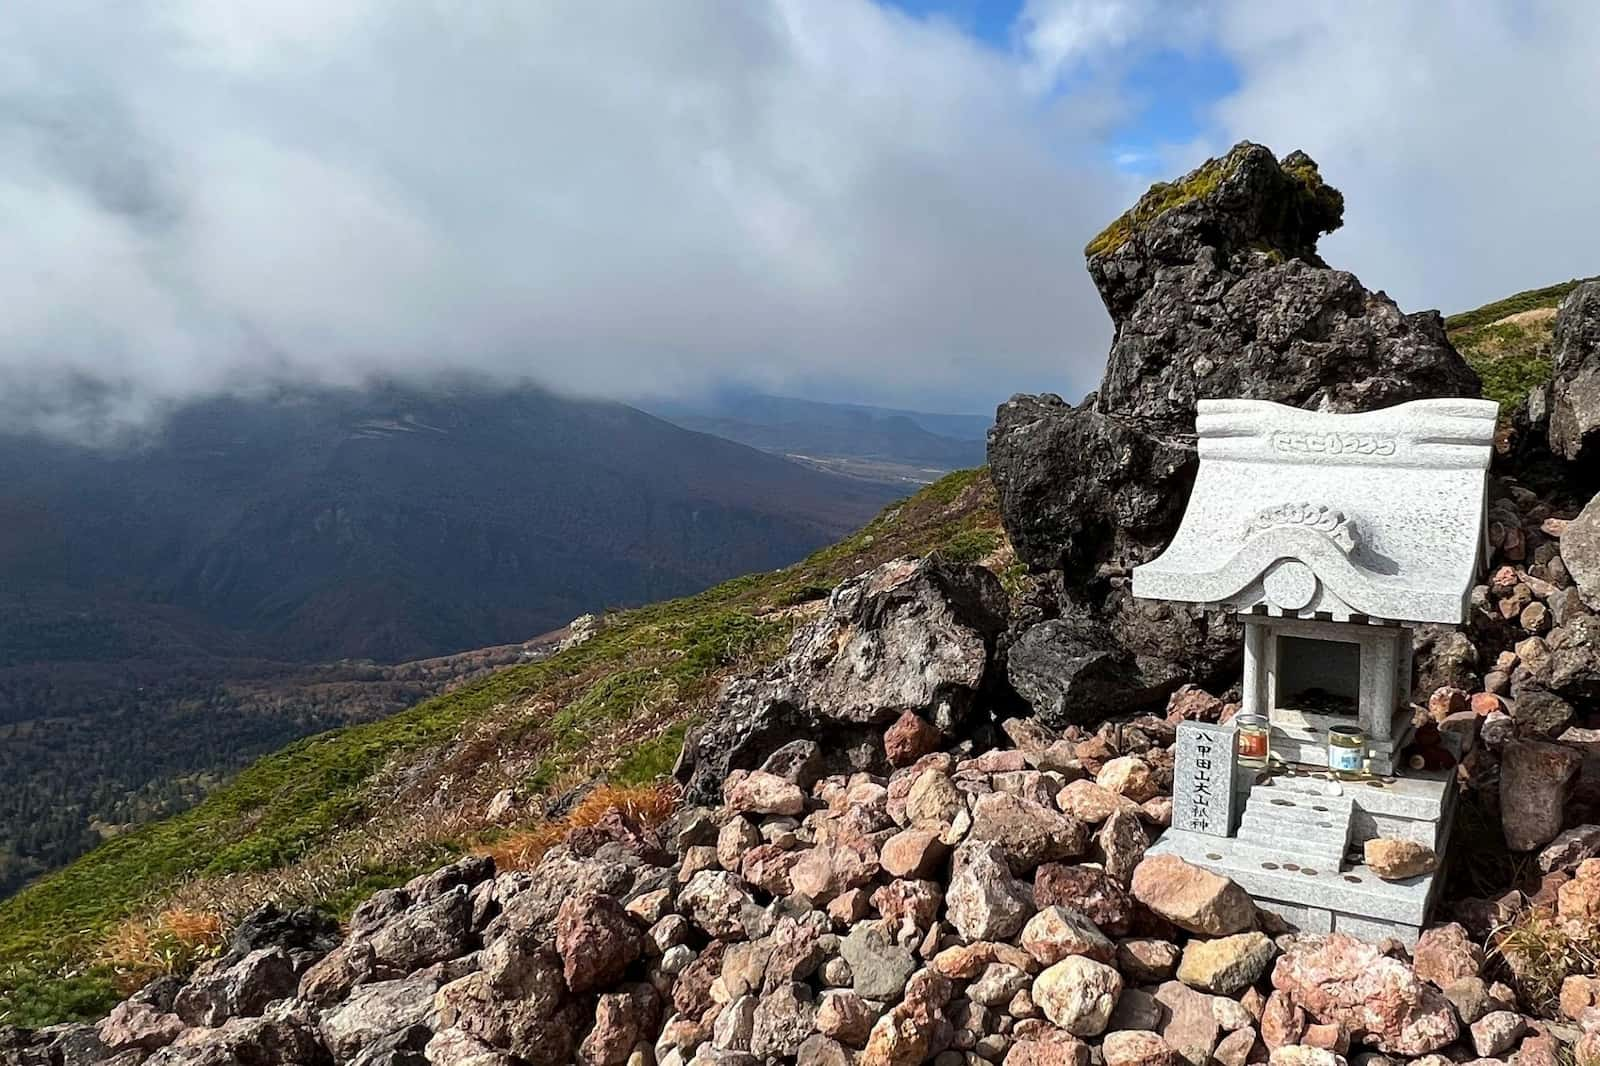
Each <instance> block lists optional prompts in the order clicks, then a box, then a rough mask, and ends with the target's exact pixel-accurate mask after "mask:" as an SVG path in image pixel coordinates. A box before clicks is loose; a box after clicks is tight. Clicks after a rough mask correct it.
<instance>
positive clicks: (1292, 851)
mask: <svg viewBox="0 0 1600 1066" xmlns="http://www.w3.org/2000/svg"><path fill="white" fill-rule="evenodd" d="M1234 839H1236V840H1237V841H1239V843H1241V844H1246V845H1248V846H1250V847H1252V848H1257V849H1259V850H1261V851H1264V852H1270V853H1271V854H1273V855H1276V856H1277V857H1278V858H1279V859H1280V860H1284V861H1288V862H1293V863H1297V864H1299V865H1301V866H1309V867H1311V868H1312V869H1318V870H1342V869H1343V868H1344V866H1345V864H1346V863H1347V862H1348V861H1349V856H1348V855H1347V854H1346V853H1345V849H1344V846H1343V845H1342V844H1340V843H1338V842H1336V841H1313V840H1306V839H1303V838H1299V839H1296V838H1293V837H1290V836H1286V835H1285V834H1284V833H1282V832H1277V831H1274V830H1271V829H1261V828H1256V827H1244V826H1241V827H1240V829H1239V832H1238V834H1237V835H1236V836H1235V837H1234Z"/></svg>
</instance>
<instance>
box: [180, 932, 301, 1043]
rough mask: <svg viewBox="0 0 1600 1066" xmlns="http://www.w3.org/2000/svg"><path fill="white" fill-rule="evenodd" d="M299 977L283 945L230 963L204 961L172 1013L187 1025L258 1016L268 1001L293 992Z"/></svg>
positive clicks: (282, 997)
mask: <svg viewBox="0 0 1600 1066" xmlns="http://www.w3.org/2000/svg"><path fill="white" fill-rule="evenodd" d="M298 985H299V979H298V978H297V977H296V975H295V972H294V963H293V962H292V961H291V960H290V958H289V954H288V952H286V951H284V950H283V949H282V948H277V947H272V948H260V949H258V950H255V951H252V952H250V953H249V954H247V955H245V956H244V957H243V958H242V959H237V960H234V961H232V962H229V960H228V959H227V958H226V957H224V958H220V959H216V960H214V961H213V962H210V963H207V964H206V965H204V966H202V967H201V968H200V969H199V970H197V971H195V975H194V977H193V978H191V979H190V981H189V984H188V986H187V987H185V988H184V989H183V991H181V992H179V993H178V995H177V997H176V998H175V999H174V1000H173V1012H174V1013H175V1014H177V1015H178V1017H180V1018H182V1019H183V1020H184V1021H185V1022H187V1023H188V1024H190V1025H200V1026H208V1027H215V1026H219V1025H221V1024H222V1023H223V1022H226V1021H227V1020H228V1019H230V1018H246V1017H254V1016H256V1015H259V1014H260V1013H261V1012H262V1011H263V1010H265V1009H266V1006H267V1004H268V1003H271V1002H272V1001H273V1000H275V999H284V998H287V997H289V996H292V995H294V994H295V989H296V987H297V986H298Z"/></svg>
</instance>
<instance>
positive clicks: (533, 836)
mask: <svg viewBox="0 0 1600 1066" xmlns="http://www.w3.org/2000/svg"><path fill="white" fill-rule="evenodd" d="M678 801H679V793H678V787H677V786H676V785H675V784H673V783H672V782H669V781H657V782H653V783H651V784H646V785H600V786H598V787H596V788H594V789H591V790H590V791H589V793H588V794H587V795H586V796H584V797H583V799H581V800H579V801H578V803H577V804H576V805H575V806H574V807H573V808H572V810H571V811H570V812H568V814H567V816H566V817H565V818H559V819H556V820H555V821H549V822H543V823H540V824H538V825H534V826H529V827H526V828H523V829H517V830H513V831H512V832H510V833H507V834H506V835H504V836H502V837H499V838H497V839H495V840H493V841H491V842H490V843H487V844H484V845H482V846H480V847H478V848H476V849H474V850H475V851H476V853H477V854H479V855H487V856H489V857H490V858H492V859H494V865H495V868H496V869H498V870H531V869H532V868H533V867H535V866H537V865H539V860H540V859H542V858H544V853H545V852H547V851H549V850H550V849H551V848H553V847H555V846H556V845H557V844H559V843H561V841H563V840H564V839H566V836H567V834H568V833H570V832H571V831H572V830H574V829H585V828H588V827H589V826H593V825H599V824H600V823H601V822H602V821H604V820H606V818H608V817H609V816H610V815H612V814H617V815H619V816H620V817H621V818H622V820H623V821H624V822H625V823H627V824H628V825H631V826H635V827H637V828H640V829H654V828H655V827H656V826H658V825H660V824H661V823H663V822H665V821H666V820H667V818H668V817H670V816H671V814H672V812H673V811H674V810H676V809H677V807H678Z"/></svg>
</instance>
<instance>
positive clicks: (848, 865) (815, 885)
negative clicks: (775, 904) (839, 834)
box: [789, 837, 880, 905]
mask: <svg viewBox="0 0 1600 1066" xmlns="http://www.w3.org/2000/svg"><path fill="white" fill-rule="evenodd" d="M879 869H880V867H879V865H878V853H877V851H876V850H875V849H874V848H873V846H872V843H871V841H869V840H867V839H865V838H859V837H858V838H851V839H846V840H835V841H829V842H826V843H818V844H817V845H816V846H815V847H813V848H809V849H807V850H806V851H803V852H801V853H800V858H799V859H797V860H796V861H795V864H794V865H793V866H791V867H790V868H789V882H790V883H791V884H792V885H793V886H794V890H795V891H796V892H798V893H800V894H801V895H802V896H805V897H806V898H807V899H809V900H810V901H811V902H813V903H817V904H824V905H825V904H826V903H827V902H828V901H829V900H831V899H833V898H834V897H835V896H837V895H838V894H839V893H841V892H846V891H848V890H850V889H852V888H861V887H864V886H866V885H868V884H871V883H872V881H873V879H874V878H876V877H877V876H878V871H879Z"/></svg>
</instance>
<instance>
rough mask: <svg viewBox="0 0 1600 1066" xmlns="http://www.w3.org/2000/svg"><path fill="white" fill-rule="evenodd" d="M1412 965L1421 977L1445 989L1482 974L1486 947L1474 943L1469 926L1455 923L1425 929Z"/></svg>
mask: <svg viewBox="0 0 1600 1066" xmlns="http://www.w3.org/2000/svg"><path fill="white" fill-rule="evenodd" d="M1411 965H1412V968H1413V969H1415V970H1416V972H1417V976H1418V977H1420V978H1422V979H1423V980H1424V981H1431V982H1433V983H1434V984H1435V985H1438V986H1439V987H1440V988H1443V987H1445V986H1446V985H1448V984H1450V983H1451V982H1453V981H1457V980H1460V979H1461V978H1463V977H1477V976H1478V975H1479V974H1480V973H1482V972H1483V949H1482V948H1480V947H1479V946H1478V945H1477V944H1475V943H1473V941H1472V938H1471V937H1469V936H1468V935H1467V931H1466V930H1465V929H1463V928H1462V927H1461V926H1460V925H1459V924H1457V923H1455V922H1451V923H1449V924H1448V925H1438V926H1434V927H1433V928H1432V929H1425V930H1423V933H1422V935H1421V936H1420V937H1418V938H1417V947H1416V950H1415V951H1414V952H1413V953H1412V963H1411Z"/></svg>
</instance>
